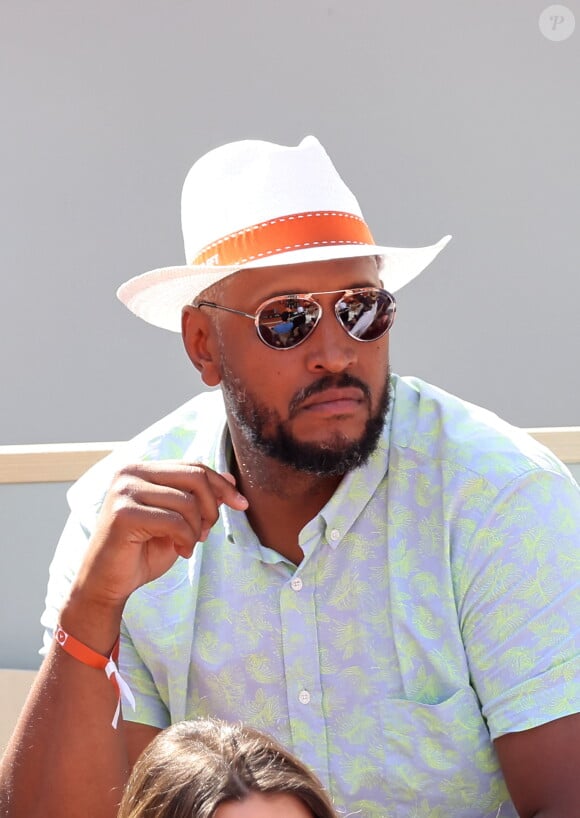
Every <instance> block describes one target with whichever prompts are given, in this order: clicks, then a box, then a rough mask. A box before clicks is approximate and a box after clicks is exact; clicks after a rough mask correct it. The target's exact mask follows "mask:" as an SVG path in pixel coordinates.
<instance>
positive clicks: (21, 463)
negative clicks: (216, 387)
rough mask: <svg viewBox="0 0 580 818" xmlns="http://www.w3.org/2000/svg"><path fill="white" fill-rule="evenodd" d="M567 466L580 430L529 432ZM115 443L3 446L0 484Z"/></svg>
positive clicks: (75, 466)
mask: <svg viewBox="0 0 580 818" xmlns="http://www.w3.org/2000/svg"><path fill="white" fill-rule="evenodd" d="M527 431H528V432H529V433H530V434H531V435H532V436H533V437H535V438H536V440H538V441H539V442H540V443H543V444H544V445H545V446H547V447H548V448H549V449H551V450H552V451H553V452H554V454H555V455H556V456H557V457H559V458H560V460H562V461H563V462H564V463H567V464H568V465H575V464H580V426H560V427H557V426H551V427H546V428H534V429H528V430H527ZM116 445H118V444H115V443H39V444H33V445H26V446H0V483H68V482H70V481H72V480H76V479H77V477H80V476H81V474H83V472H85V471H86V470H87V469H88V468H89V466H92V465H93V463H96V462H97V461H98V460H101V459H102V458H103V457H105V455H107V454H109V452H110V451H111V449H112V448H113V447H114V446H116Z"/></svg>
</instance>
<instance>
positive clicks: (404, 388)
mask: <svg viewBox="0 0 580 818" xmlns="http://www.w3.org/2000/svg"><path fill="white" fill-rule="evenodd" d="M394 387H395V395H396V397H395V405H394V414H393V428H392V433H391V446H392V447H394V448H399V449H400V450H406V451H407V452H408V453H409V454H410V453H414V455H416V456H418V457H421V458H426V459H429V460H436V461H439V462H440V463H442V464H445V465H446V466H448V468H450V469H453V470H455V471H456V470H457V469H464V470H465V471H466V472H470V473H472V474H473V473H475V474H478V475H480V476H481V477H484V478H485V479H486V480H489V481H490V482H492V483H494V484H496V485H497V486H498V487H499V486H502V485H505V484H506V482H509V481H510V480H512V479H516V478H517V477H519V476H521V475H523V474H526V473H528V472H530V471H534V470H549V471H553V472H558V473H560V474H565V475H568V471H567V469H566V467H565V466H564V465H563V464H562V463H561V462H560V461H559V460H558V458H557V457H556V456H555V455H554V454H553V453H552V452H551V451H550V450H549V449H547V448H546V447H545V446H542V445H541V444H540V443H538V442H537V441H536V440H534V438H532V437H531V436H530V435H529V434H528V433H527V432H526V431H525V430H524V429H521V428H519V427H517V426H514V425H512V424H510V423H508V422H507V421H505V420H503V419H502V418H500V417H499V416H498V415H496V414H495V413H494V412H491V411H490V410H488V409H485V408H483V407H481V406H478V405H476V404H474V403H470V402H469V401H466V400H463V399H462V398H460V397H457V396H456V395H452V394H451V393H449V392H446V391H445V390H444V389H441V388H439V387H437V386H434V385H433V384H430V383H427V382H426V381H423V380H421V379H420V378H415V377H409V376H407V377H400V376H395V378H394Z"/></svg>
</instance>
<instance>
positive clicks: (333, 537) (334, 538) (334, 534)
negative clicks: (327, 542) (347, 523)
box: [330, 528, 340, 542]
mask: <svg viewBox="0 0 580 818" xmlns="http://www.w3.org/2000/svg"><path fill="white" fill-rule="evenodd" d="M330 539H331V540H332V541H333V542H336V541H337V540H339V539H340V531H339V530H338V528H333V529H332V531H331V532H330Z"/></svg>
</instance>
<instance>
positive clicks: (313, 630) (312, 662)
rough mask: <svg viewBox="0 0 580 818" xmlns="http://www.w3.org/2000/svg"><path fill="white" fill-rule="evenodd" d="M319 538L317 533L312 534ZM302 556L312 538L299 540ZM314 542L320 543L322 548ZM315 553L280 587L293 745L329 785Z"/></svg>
mask: <svg viewBox="0 0 580 818" xmlns="http://www.w3.org/2000/svg"><path fill="white" fill-rule="evenodd" d="M316 539H318V540H320V535H319V534H317V535H316ZM301 545H302V546H303V550H304V552H305V555H307V554H308V553H309V551H311V550H313V546H314V543H313V542H306V543H301ZM320 545H321V544H320V542H318V548H320ZM315 559H316V556H315V555H312V556H310V557H308V556H305V558H304V560H303V561H302V563H301V564H300V566H299V567H298V568H297V569H296V571H295V573H294V574H293V576H292V577H291V578H290V579H289V580H288V581H287V582H286V583H285V584H284V585H283V587H282V589H281V591H280V621H281V626H282V653H283V662H284V672H285V678H286V695H287V703H288V715H289V721H290V731H291V735H292V744H293V750H294V752H295V753H296V754H297V755H298V757H299V758H301V759H302V761H304V762H305V763H306V764H308V765H309V766H310V767H312V768H313V769H314V770H315V771H316V773H317V774H318V776H319V777H320V778H321V779H322V781H323V783H324V784H325V785H326V786H327V787H328V786H329V784H330V780H329V768H328V742H327V734H326V720H325V718H324V712H323V690H322V673H321V659H320V646H319V643H318V629H317V624H316V603H315V590H316V588H315V571H314V567H313V561H314V560H315Z"/></svg>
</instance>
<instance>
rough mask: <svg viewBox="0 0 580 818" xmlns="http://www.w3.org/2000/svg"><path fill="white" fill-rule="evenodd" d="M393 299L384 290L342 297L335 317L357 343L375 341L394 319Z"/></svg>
mask: <svg viewBox="0 0 580 818" xmlns="http://www.w3.org/2000/svg"><path fill="white" fill-rule="evenodd" d="M395 310H396V306H395V299H394V298H393V297H392V295H390V293H388V292H386V290H375V289H369V290H362V291H360V292H356V293H352V294H350V295H346V294H345V295H344V296H343V298H341V299H340V300H339V301H338V303H337V305H336V315H337V318H338V320H339V321H340V322H341V324H342V325H343V326H344V328H345V330H346V331H347V332H348V334H349V335H351V336H352V337H353V338H357V339H358V340H359V341H375V340H376V339H377V338H380V337H381V336H383V335H385V333H387V332H388V331H389V330H390V328H391V327H392V325H393V321H394V319H395Z"/></svg>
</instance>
